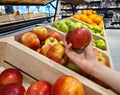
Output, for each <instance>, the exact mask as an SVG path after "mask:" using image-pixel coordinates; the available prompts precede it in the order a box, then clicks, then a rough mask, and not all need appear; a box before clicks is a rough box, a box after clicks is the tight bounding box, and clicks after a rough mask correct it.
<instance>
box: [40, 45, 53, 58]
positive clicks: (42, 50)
mask: <svg viewBox="0 0 120 95" xmlns="http://www.w3.org/2000/svg"><path fill="white" fill-rule="evenodd" d="M51 46H52V45H51V44H44V45H43V46H42V47H41V49H40V53H41V54H42V55H45V56H47V52H48V50H49V49H50V48H51Z"/></svg>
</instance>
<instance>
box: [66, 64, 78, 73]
mask: <svg viewBox="0 0 120 95" xmlns="http://www.w3.org/2000/svg"><path fill="white" fill-rule="evenodd" d="M66 67H67V68H69V69H71V70H73V71H74V72H77V73H79V71H80V68H79V67H78V66H77V65H76V64H75V63H73V62H68V63H67V64H66Z"/></svg>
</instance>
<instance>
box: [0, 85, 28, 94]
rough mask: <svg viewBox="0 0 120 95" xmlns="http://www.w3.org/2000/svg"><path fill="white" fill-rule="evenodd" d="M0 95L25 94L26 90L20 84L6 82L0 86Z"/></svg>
mask: <svg viewBox="0 0 120 95" xmlns="http://www.w3.org/2000/svg"><path fill="white" fill-rule="evenodd" d="M0 95H26V90H25V88H24V86H23V85H22V84H18V83H13V84H7V85H5V86H3V87H1V88H0Z"/></svg>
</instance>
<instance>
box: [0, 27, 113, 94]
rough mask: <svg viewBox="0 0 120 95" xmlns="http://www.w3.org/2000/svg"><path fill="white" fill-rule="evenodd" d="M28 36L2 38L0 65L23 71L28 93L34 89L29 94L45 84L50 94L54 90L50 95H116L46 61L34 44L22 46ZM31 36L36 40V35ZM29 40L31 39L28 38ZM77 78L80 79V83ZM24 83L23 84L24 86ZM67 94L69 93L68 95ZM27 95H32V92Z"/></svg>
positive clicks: (54, 63) (0, 40)
mask: <svg viewBox="0 0 120 95" xmlns="http://www.w3.org/2000/svg"><path fill="white" fill-rule="evenodd" d="M30 31H31V29H30ZM21 32H22V31H21ZM23 32H24V31H23ZM25 33H28V32H24V33H20V34H16V35H14V36H11V37H5V38H2V39H0V66H2V67H4V68H7V67H14V68H16V69H18V70H20V71H21V72H22V75H23V80H24V81H25V82H27V83H28V84H30V85H28V87H27V88H26V94H27V93H28V92H30V93H32V91H34V90H31V91H28V90H29V89H32V88H33V89H34V88H35V92H34V93H38V92H39V91H40V89H41V87H39V85H43V86H44V84H45V85H46V86H45V88H46V89H48V90H47V92H49V91H50V90H49V89H52V91H50V92H51V95H77V94H76V93H78V95H91V94H92V95H97V94H98V95H99V94H101V95H104V94H105V95H106V94H110V95H114V92H112V91H111V90H110V89H109V92H108V89H106V88H104V87H102V86H100V85H97V84H96V83H95V82H93V81H91V80H89V79H88V78H86V77H83V76H82V75H80V74H77V73H75V72H73V71H72V70H70V69H68V68H66V67H65V66H63V65H60V64H57V63H56V62H55V61H53V60H50V58H47V57H45V56H43V55H42V54H39V53H38V52H36V50H37V49H38V48H36V47H35V48H33V49H32V48H28V46H31V45H28V46H25V45H23V44H21V43H20V41H21V37H22V36H23V34H25ZM32 37H33V38H34V36H32ZM30 38H31V37H30ZM61 38H62V35H61ZM27 40H29V38H28V39H27ZM31 42H33V43H34V42H36V41H35V40H34V41H31ZM42 42H44V41H41V42H40V43H42ZM41 45H42V44H41ZM39 47H40V45H39ZM62 76H64V77H62ZM69 76H70V77H69ZM73 77H74V78H73ZM59 78H60V79H59ZM75 78H77V80H76V79H75ZM57 79H58V80H57ZM9 80H10V79H9ZM17 80H18V79H17ZM39 80H40V81H41V80H42V81H47V82H48V83H50V85H52V88H51V86H50V85H47V84H46V83H44V82H42V83H40V81H39ZM73 80H75V81H73ZM78 80H79V81H78ZM24 81H23V83H25V82H24ZM56 81H57V82H56ZM5 82H6V81H5ZM36 82H38V84H39V85H37V84H36ZM80 82H81V83H80ZM20 83H21V82H20ZM34 83H35V84H34ZM81 84H82V85H81ZM72 85H74V86H72ZM36 86H38V87H36ZM71 86H72V87H71ZM49 87H50V88H49ZM2 88H3V86H2V87H1V88H0V90H1V89H2ZM36 88H37V89H36ZM42 88H44V87H42ZM60 88H62V89H60ZM38 89H39V90H38ZM42 91H46V90H45V89H44V90H43V89H42ZM21 92H22V91H21ZM68 92H70V93H69V94H68ZM1 93H2V92H1ZM3 93H4V92H3ZM23 93H24V91H23ZM2 95H4V94H2ZM8 95H9V94H8ZM12 95H13V94H12ZM21 95H22V94H21ZM27 95H29V93H28V94H27ZM37 95H39V94H37ZM42 95H44V94H42Z"/></svg>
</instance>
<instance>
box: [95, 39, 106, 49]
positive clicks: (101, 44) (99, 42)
mask: <svg viewBox="0 0 120 95" xmlns="http://www.w3.org/2000/svg"><path fill="white" fill-rule="evenodd" d="M95 43H96V47H98V48H100V49H102V50H105V49H106V44H105V41H104V40H102V39H99V40H96V41H95Z"/></svg>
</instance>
